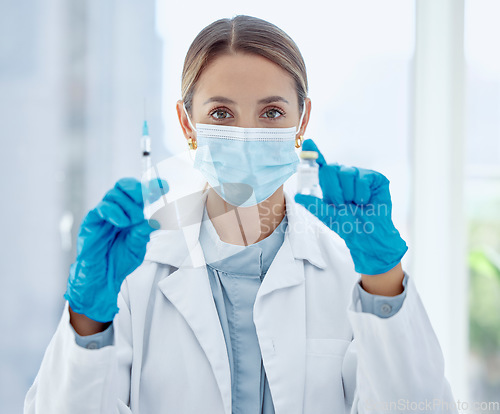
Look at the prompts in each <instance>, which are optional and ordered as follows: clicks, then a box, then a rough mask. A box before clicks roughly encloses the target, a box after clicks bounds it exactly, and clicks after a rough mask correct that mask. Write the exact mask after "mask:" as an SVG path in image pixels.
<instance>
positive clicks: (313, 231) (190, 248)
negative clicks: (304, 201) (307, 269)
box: [145, 190, 326, 269]
mask: <svg viewBox="0 0 500 414" xmlns="http://www.w3.org/2000/svg"><path fill="white" fill-rule="evenodd" d="M199 194H200V196H199V197H196V198H195V199H193V200H191V201H192V203H191V204H190V211H189V212H187V213H186V216H184V217H183V218H181V219H180V222H181V223H182V222H184V223H187V225H184V226H182V228H180V229H176V230H157V231H154V232H152V233H151V235H150V241H149V243H148V245H147V250H146V256H145V260H150V261H154V262H157V263H163V264H167V265H171V266H174V267H176V268H180V267H199V266H204V265H205V260H204V256H203V253H202V251H201V246H200V244H199V234H200V224H201V220H202V217H203V209H204V207H205V203H206V198H207V195H208V191H204V192H201V191H200V192H199ZM284 195H285V203H286V210H287V212H286V214H287V218H288V225H287V229H286V233H285V240H287V239H288V241H289V243H290V246H291V249H292V252H293V256H294V257H295V258H296V259H305V260H307V261H308V262H310V263H311V264H313V265H314V266H316V267H318V268H320V269H324V268H325V267H326V262H325V258H324V256H323V254H324V252H323V250H322V248H321V246H320V245H319V244H318V232H319V231H321V230H320V227H321V226H322V224H321V223H319V222H318V219H317V218H316V217H314V216H313V215H312V214H311V213H309V212H308V211H307V210H306V209H305V208H304V207H303V206H302V205H300V204H298V203H296V202H295V200H294V199H293V195H292V194H290V193H289V192H288V191H286V190H285V191H284ZM318 224H319V225H318Z"/></svg>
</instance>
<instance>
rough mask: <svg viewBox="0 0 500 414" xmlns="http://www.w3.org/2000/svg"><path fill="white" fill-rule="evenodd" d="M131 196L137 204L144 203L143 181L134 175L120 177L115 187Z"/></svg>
mask: <svg viewBox="0 0 500 414" xmlns="http://www.w3.org/2000/svg"><path fill="white" fill-rule="evenodd" d="M114 188H117V189H119V190H121V191H122V192H123V193H125V194H126V195H127V196H128V197H130V198H131V199H132V200H133V201H134V202H135V203H136V204H140V203H142V189H141V183H140V181H139V180H137V179H136V178H134V177H125V178H121V179H119V180H118V181H117V182H116V184H115V187H114Z"/></svg>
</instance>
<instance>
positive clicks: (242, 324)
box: [200, 208, 288, 414]
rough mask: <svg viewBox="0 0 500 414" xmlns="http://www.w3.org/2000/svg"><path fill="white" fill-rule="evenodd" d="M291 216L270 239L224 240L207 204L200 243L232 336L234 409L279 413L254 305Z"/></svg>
mask: <svg viewBox="0 0 500 414" xmlns="http://www.w3.org/2000/svg"><path fill="white" fill-rule="evenodd" d="M287 224H288V219H287V217H286V214H285V217H284V218H283V219H282V220H281V222H280V224H279V225H278V226H277V227H276V229H274V231H273V233H271V234H270V235H269V236H268V237H266V238H265V239H263V240H261V241H259V242H257V243H254V244H251V245H249V246H238V245H234V244H228V243H225V242H223V241H221V239H220V237H219V235H218V234H217V231H216V230H215V228H214V226H213V224H212V222H211V220H210V219H209V217H208V214H207V211H206V208H205V209H204V212H203V221H202V224H201V227H200V245H201V247H202V249H203V253H204V255H205V260H206V263H207V271H208V277H209V279H210V286H211V288H212V294H213V297H214V301H215V306H216V308H217V312H218V314H219V319H220V321H221V326H222V331H223V333H224V338H225V340H226V348H227V353H228V356H229V366H230V369H231V390H232V406H233V414H240V413H241V414H243V413H261V414H274V406H273V402H272V398H271V393H270V391H269V383H268V382H267V377H266V372H265V369H264V365H263V363H262V355H261V352H260V347H259V343H258V339H257V332H256V330H255V325H254V323H253V305H254V302H255V297H256V296H257V291H258V290H259V287H260V285H261V282H262V279H263V278H264V276H265V275H266V273H267V270H268V269H269V266H270V265H271V263H272V261H273V259H274V257H275V256H276V253H277V252H278V250H279V248H280V247H281V245H282V244H283V240H284V238H285V230H286V227H287Z"/></svg>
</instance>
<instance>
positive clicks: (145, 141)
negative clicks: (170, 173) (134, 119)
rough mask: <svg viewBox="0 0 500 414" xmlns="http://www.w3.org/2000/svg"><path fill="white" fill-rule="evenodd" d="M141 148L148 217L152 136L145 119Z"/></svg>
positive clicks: (145, 206) (148, 216)
mask: <svg viewBox="0 0 500 414" xmlns="http://www.w3.org/2000/svg"><path fill="white" fill-rule="evenodd" d="M141 150H142V185H143V186H144V190H143V200H144V214H145V216H146V218H147V219H149V218H150V209H149V207H150V202H149V197H148V195H149V193H150V191H149V185H150V182H151V179H152V178H153V177H152V171H151V138H150V136H149V128H148V121H146V120H145V121H144V124H143V126H142V138H141Z"/></svg>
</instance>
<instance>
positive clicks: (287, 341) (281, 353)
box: [254, 192, 326, 414]
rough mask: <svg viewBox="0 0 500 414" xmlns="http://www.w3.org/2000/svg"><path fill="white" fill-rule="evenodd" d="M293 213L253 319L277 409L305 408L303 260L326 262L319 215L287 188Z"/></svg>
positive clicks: (284, 413) (281, 413)
mask: <svg viewBox="0 0 500 414" xmlns="http://www.w3.org/2000/svg"><path fill="white" fill-rule="evenodd" d="M284 195H285V200H286V209H287V217H288V226H287V230H286V232H285V238H284V241H283V245H282V246H281V248H280V249H279V251H278V253H277V254H276V257H275V258H274V261H273V263H272V264H271V266H270V267H269V270H268V272H267V274H266V276H265V277H264V280H263V281H262V285H261V287H260V289H259V291H258V293H257V297H256V299H255V305H254V322H255V326H256V330H257V335H258V337H259V344H260V346H261V352H262V357H263V361H264V367H265V369H266V374H267V378H268V382H269V387H270V389H271V394H272V397H273V403H274V408H275V411H276V414H292V413H297V414H299V413H302V409H303V403H304V385H305V376H306V375H305V371H306V303H305V298H306V295H305V274H304V259H305V260H307V261H308V262H309V263H311V264H312V265H314V266H316V267H317V268H319V269H323V268H325V267H326V263H325V258H324V257H323V253H322V249H321V246H319V244H318V233H317V232H318V231H319V229H320V228H321V226H319V227H318V226H317V223H315V222H314V221H315V220H317V219H316V218H314V217H313V216H312V215H311V214H310V213H309V212H306V211H305V210H301V209H304V207H302V206H301V205H298V204H297V203H295V201H294V200H293V198H292V197H293V196H292V195H291V194H288V193H287V192H285V193H284Z"/></svg>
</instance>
